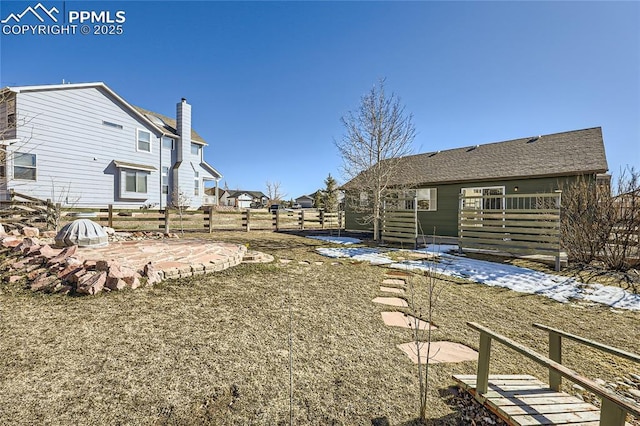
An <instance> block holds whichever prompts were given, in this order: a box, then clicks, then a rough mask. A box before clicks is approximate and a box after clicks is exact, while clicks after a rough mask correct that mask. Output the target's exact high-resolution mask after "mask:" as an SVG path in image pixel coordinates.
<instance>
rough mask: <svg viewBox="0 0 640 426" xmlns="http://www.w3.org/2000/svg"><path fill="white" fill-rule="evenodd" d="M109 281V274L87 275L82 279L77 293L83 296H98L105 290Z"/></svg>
mask: <svg viewBox="0 0 640 426" xmlns="http://www.w3.org/2000/svg"><path fill="white" fill-rule="evenodd" d="M106 281H107V273H106V272H104V271H102V272H97V273H94V274H85V275H83V276H82V277H80V280H79V281H78V287H77V288H76V291H77V292H78V293H81V294H92V295H93V294H98V293H100V292H101V291H102V289H103V288H104V284H105V282H106Z"/></svg>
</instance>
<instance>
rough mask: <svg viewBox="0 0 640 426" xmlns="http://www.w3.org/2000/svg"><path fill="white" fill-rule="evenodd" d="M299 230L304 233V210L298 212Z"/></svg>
mask: <svg viewBox="0 0 640 426" xmlns="http://www.w3.org/2000/svg"><path fill="white" fill-rule="evenodd" d="M300 230H301V231H304V210H300Z"/></svg>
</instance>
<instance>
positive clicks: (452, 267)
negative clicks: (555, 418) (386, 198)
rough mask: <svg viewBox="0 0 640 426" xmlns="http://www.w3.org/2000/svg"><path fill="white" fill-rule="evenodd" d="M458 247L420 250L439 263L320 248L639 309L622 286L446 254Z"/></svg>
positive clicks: (637, 299) (559, 297)
mask: <svg viewBox="0 0 640 426" xmlns="http://www.w3.org/2000/svg"><path fill="white" fill-rule="evenodd" d="M452 250H457V246H437V245H436V246H429V247H427V248H424V249H421V250H417V252H422V253H425V252H426V253H439V262H429V261H422V260H407V261H403V262H393V261H391V259H389V257H387V256H385V255H384V253H383V252H382V251H381V250H380V249H377V248H334V249H323V248H320V249H317V251H318V252H319V253H320V254H322V255H324V256H328V257H346V258H352V259H357V260H366V261H370V262H371V263H372V264H376V265H389V266H390V267H391V268H396V269H404V270H425V271H426V270H432V271H434V272H436V273H438V274H441V275H448V276H451V277H457V278H464V279H467V280H470V281H474V282H477V283H479V284H484V285H489V286H494V287H504V288H508V289H511V290H514V291H518V292H521V293H529V294H539V295H542V296H545V297H548V298H550V299H553V300H556V301H558V302H562V303H566V302H568V301H570V300H584V301H590V302H597V303H602V304H604V305H608V306H611V307H612V308H617V309H629V310H640V295H638V294H633V293H630V292H628V291H626V290H624V289H622V288H619V287H612V286H604V285H601V284H583V283H581V282H579V281H576V280H575V279H573V278H567V277H562V276H558V275H553V274H546V273H544V272H540V271H534V270H532V269H528V268H521V267H519V266H514V265H508V264H501V263H495V262H488V261H485V260H476V259H469V258H467V257H463V256H455V255H451V254H447V252H451V251H452Z"/></svg>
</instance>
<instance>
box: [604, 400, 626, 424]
mask: <svg viewBox="0 0 640 426" xmlns="http://www.w3.org/2000/svg"><path fill="white" fill-rule="evenodd" d="M626 419H627V413H626V411H625V410H623V409H622V408H620V407H619V406H618V405H617V404H616V403H614V402H613V401H611V400H609V399H607V398H602V407H601V408H600V424H601V425H606V426H624V425H625V420H626Z"/></svg>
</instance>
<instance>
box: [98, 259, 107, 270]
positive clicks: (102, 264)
mask: <svg viewBox="0 0 640 426" xmlns="http://www.w3.org/2000/svg"><path fill="white" fill-rule="evenodd" d="M108 270H109V262H108V261H106V260H98V261H97V262H96V271H108Z"/></svg>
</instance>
